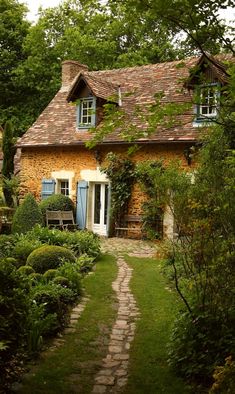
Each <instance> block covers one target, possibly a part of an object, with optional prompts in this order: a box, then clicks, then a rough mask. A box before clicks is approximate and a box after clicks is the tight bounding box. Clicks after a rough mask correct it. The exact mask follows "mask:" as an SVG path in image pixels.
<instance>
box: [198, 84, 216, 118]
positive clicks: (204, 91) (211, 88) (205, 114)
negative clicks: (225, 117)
mask: <svg viewBox="0 0 235 394" xmlns="http://www.w3.org/2000/svg"><path fill="white" fill-rule="evenodd" d="M218 88H219V87H218V84H217V83H214V84H210V85H204V86H201V87H200V88H199V93H198V104H197V108H196V110H197V118H196V120H197V121H198V122H207V121H209V120H213V119H215V118H216V117H217V115H218V106H219V89H218Z"/></svg>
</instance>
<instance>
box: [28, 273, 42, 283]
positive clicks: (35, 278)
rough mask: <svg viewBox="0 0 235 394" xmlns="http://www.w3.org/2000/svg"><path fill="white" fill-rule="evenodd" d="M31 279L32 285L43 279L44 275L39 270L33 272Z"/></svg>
mask: <svg viewBox="0 0 235 394" xmlns="http://www.w3.org/2000/svg"><path fill="white" fill-rule="evenodd" d="M29 279H30V280H31V283H32V285H37V284H38V283H39V282H41V281H42V279H43V275H42V274H39V273H38V272H33V273H32V274H30V275H29Z"/></svg>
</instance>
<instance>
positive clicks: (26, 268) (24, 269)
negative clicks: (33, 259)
mask: <svg viewBox="0 0 235 394" xmlns="http://www.w3.org/2000/svg"><path fill="white" fill-rule="evenodd" d="M18 272H19V273H20V274H23V275H26V276H28V275H30V274H33V273H34V269H33V268H32V267H30V265H22V266H21V267H20V268H18Z"/></svg>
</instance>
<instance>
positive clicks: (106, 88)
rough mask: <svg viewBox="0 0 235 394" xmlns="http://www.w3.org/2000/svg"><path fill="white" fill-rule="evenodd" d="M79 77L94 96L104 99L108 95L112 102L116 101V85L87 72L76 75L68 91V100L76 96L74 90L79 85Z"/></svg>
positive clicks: (107, 97)
mask: <svg viewBox="0 0 235 394" xmlns="http://www.w3.org/2000/svg"><path fill="white" fill-rule="evenodd" d="M81 79H82V80H84V81H86V84H87V86H88V87H89V89H90V90H91V92H92V93H93V95H94V96H96V97H100V98H103V99H105V100H108V99H109V98H110V97H112V102H115V103H117V102H118V99H117V96H118V86H116V85H114V84H113V83H112V82H109V81H106V80H105V79H101V78H99V77H97V76H95V75H92V73H89V72H81V73H80V74H79V75H78V76H77V78H76V79H75V81H74V82H73V84H72V86H71V88H70V90H69V92H68V96H67V99H68V101H72V100H73V99H74V97H76V90H77V88H78V87H79V82H80V80H81Z"/></svg>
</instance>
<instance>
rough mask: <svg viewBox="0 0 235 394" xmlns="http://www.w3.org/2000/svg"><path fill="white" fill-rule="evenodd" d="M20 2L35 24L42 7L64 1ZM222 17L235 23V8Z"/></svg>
mask: <svg viewBox="0 0 235 394" xmlns="http://www.w3.org/2000/svg"><path fill="white" fill-rule="evenodd" d="M19 2H20V3H25V4H26V5H27V7H28V8H29V10H30V11H29V13H28V15H27V18H28V19H29V20H30V21H31V22H34V21H36V20H37V11H38V8H39V7H40V6H42V8H49V7H55V6H57V5H59V4H60V3H62V2H63V0H19ZM222 15H223V17H224V18H226V19H227V20H229V21H231V20H233V21H234V20H235V8H232V7H230V8H229V9H227V10H223V11H222Z"/></svg>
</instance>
